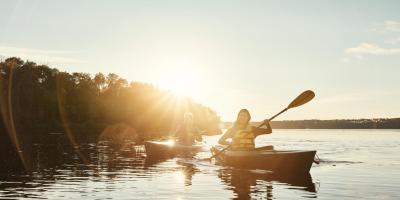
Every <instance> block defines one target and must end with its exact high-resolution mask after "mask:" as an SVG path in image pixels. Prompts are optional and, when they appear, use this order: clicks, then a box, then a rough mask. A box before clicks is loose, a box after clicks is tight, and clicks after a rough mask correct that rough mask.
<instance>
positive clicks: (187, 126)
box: [175, 112, 203, 145]
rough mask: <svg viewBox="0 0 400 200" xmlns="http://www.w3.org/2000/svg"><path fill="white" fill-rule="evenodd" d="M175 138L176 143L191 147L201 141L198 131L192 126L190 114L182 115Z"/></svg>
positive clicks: (191, 115)
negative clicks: (181, 121) (181, 122)
mask: <svg viewBox="0 0 400 200" xmlns="http://www.w3.org/2000/svg"><path fill="white" fill-rule="evenodd" d="M175 137H176V138H177V143H178V144H183V145H192V144H194V143H195V142H196V141H198V142H201V141H203V138H202V137H201V132H200V130H199V129H198V128H197V127H196V126H195V125H194V120H193V114H192V113H189V112H186V113H185V114H184V115H183V124H182V125H181V126H180V127H178V129H177V130H176V132H175Z"/></svg>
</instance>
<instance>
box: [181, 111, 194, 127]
mask: <svg viewBox="0 0 400 200" xmlns="http://www.w3.org/2000/svg"><path fill="white" fill-rule="evenodd" d="M183 123H185V124H193V114H192V113H190V112H186V113H185V114H184V115H183Z"/></svg>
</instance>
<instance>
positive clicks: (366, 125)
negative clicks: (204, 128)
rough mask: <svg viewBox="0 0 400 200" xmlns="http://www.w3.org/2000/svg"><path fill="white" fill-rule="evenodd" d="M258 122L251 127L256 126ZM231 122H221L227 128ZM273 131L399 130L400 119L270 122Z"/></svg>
mask: <svg viewBox="0 0 400 200" xmlns="http://www.w3.org/2000/svg"><path fill="white" fill-rule="evenodd" d="M259 124H260V123H259V122H254V123H252V125H254V126H258V125H259ZM231 126H232V122H223V125H222V127H223V128H229V127H231ZM271 126H272V128H273V129H400V118H377V119H334V120H317V119H312V120H284V121H272V122H271Z"/></svg>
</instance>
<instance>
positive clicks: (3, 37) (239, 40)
mask: <svg viewBox="0 0 400 200" xmlns="http://www.w3.org/2000/svg"><path fill="white" fill-rule="evenodd" d="M398 8H400V2H399V1H373V2H368V3H367V2H366V1H145V0H143V1H71V0H69V1H7V0H6V1H0V27H1V28H0V56H2V58H5V57H8V56H19V57H21V58H23V59H29V60H32V61H36V62H38V63H44V64H48V65H50V66H52V67H56V68H59V69H61V70H66V71H70V72H72V71H79V72H89V73H91V74H94V73H96V72H103V73H109V72H113V73H117V74H119V75H120V76H121V77H123V78H126V79H127V80H129V81H142V82H148V83H153V84H156V85H159V86H160V87H164V88H166V89H170V90H173V91H175V92H177V93H179V94H183V95H188V96H191V97H192V98H193V99H195V100H196V101H198V102H200V103H202V104H205V105H207V106H210V107H211V108H213V109H215V110H216V111H217V112H218V113H219V114H220V115H221V117H222V119H223V120H233V119H234V117H235V115H236V112H237V111H238V110H239V109H240V108H243V107H245V108H248V109H249V110H250V111H251V113H252V114H253V118H254V119H255V120H261V119H263V118H267V117H270V116H271V115H273V114H275V113H276V112H278V111H280V110H281V109H283V108H284V107H285V106H286V105H287V104H288V103H289V102H290V101H291V100H292V99H293V98H294V97H296V96H297V95H298V94H299V93H300V92H302V91H303V90H306V89H312V90H314V91H315V93H316V98H315V99H314V100H313V101H312V102H310V103H309V104H307V105H304V106H302V107H299V108H296V109H293V110H291V111H289V112H287V113H286V114H284V115H282V116H281V117H280V118H279V119H336V118H378V117H400V109H399V108H400V103H399V102H400V101H399V100H400V89H399V85H400V78H399V74H400V12H398V10H399V9H398Z"/></svg>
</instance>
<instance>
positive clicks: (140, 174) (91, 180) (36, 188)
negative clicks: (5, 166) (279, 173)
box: [0, 141, 315, 199]
mask: <svg viewBox="0 0 400 200" xmlns="http://www.w3.org/2000/svg"><path fill="white" fill-rule="evenodd" d="M201 153H203V154H204V155H206V156H209V155H208V152H201ZM201 153H200V154H201ZM32 155H34V159H33V160H34V162H33V165H34V166H32V169H34V171H33V172H32V173H30V174H24V173H12V174H4V173H3V174H2V175H1V178H0V196H1V197H7V198H49V199H63V198H87V199H103V198H115V199H154V198H157V199H158V198H165V199H171V198H172V199H173V198H177V199H179V198H183V199H186V198H210V197H212V198H213V199H226V198H241V199H248V198H250V197H253V198H258V197H262V198H267V199H272V198H273V194H274V192H273V190H274V185H286V186H289V185H290V186H291V187H290V189H297V190H302V191H305V192H309V193H315V189H310V188H311V186H310V185H313V183H312V180H311V177H310V176H308V177H306V178H305V179H304V180H303V182H296V181H293V180H290V179H283V178H280V177H274V176H273V175H271V174H270V173H259V172H252V171H244V170H234V169H229V168H224V167H222V166H216V165H213V164H211V163H209V162H205V161H199V159H195V158H164V159H157V160H154V159H151V158H147V157H146V156H145V152H144V148H143V147H142V146H135V145H133V144H130V143H126V144H122V145H113V144H111V143H109V142H106V141H103V142H99V143H97V144H94V143H89V144H81V145H80V146H79V148H77V147H71V146H68V145H44V144H37V145H35V149H34V152H32ZM82 156H83V157H82ZM304 181H305V182H304ZM288 188H289V187H288ZM229 191H230V192H229Z"/></svg>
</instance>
